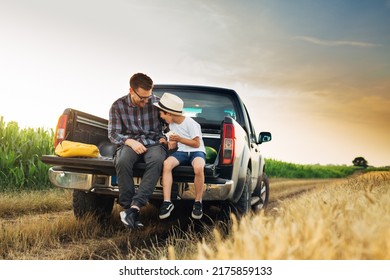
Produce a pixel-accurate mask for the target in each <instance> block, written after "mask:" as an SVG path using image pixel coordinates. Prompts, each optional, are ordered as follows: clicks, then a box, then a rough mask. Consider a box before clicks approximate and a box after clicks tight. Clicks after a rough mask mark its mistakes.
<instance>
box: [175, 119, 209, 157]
mask: <svg viewBox="0 0 390 280" xmlns="http://www.w3.org/2000/svg"><path fill="white" fill-rule="evenodd" d="M169 129H170V133H175V134H177V135H180V136H181V137H184V138H187V139H194V138H195V137H199V139H200V146H199V147H198V148H193V147H190V146H187V145H184V144H183V143H177V146H178V149H177V150H178V151H180V152H204V153H206V150H205V147H204V143H203V139H202V130H201V127H200V124H199V123H197V122H196V121H195V120H193V119H192V118H191V117H185V119H184V121H183V122H182V123H181V124H177V123H171V124H169Z"/></svg>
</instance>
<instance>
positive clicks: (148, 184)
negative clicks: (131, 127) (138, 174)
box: [114, 145, 167, 208]
mask: <svg viewBox="0 0 390 280" xmlns="http://www.w3.org/2000/svg"><path fill="white" fill-rule="evenodd" d="M147 148H148V150H147V151H146V153H144V154H141V155H139V154H137V153H136V152H134V151H133V149H132V148H130V147H129V146H126V145H124V146H123V147H121V148H120V149H119V150H118V151H117V153H116V155H115V159H114V163H115V168H116V174H117V178H118V186H119V204H120V205H121V206H122V207H123V208H129V207H130V206H131V205H136V206H138V207H140V208H141V207H142V206H144V205H146V203H147V202H148V200H149V198H150V196H151V195H152V193H153V191H154V188H155V187H156V184H157V181H158V179H159V178H160V175H161V170H162V166H163V162H164V160H165V158H166V157H167V151H166V149H165V147H164V146H162V145H155V146H150V147H147ZM138 161H144V162H145V164H146V167H145V172H144V174H143V176H142V180H141V184H140V185H139V188H138V191H137V193H135V188H134V181H133V167H134V164H135V163H136V162H138Z"/></svg>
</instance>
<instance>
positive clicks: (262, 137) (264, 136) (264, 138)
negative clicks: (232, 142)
mask: <svg viewBox="0 0 390 280" xmlns="http://www.w3.org/2000/svg"><path fill="white" fill-rule="evenodd" d="M271 139H272V135H271V132H260V134H259V140H258V143H259V144H261V143H263V142H269V141H271Z"/></svg>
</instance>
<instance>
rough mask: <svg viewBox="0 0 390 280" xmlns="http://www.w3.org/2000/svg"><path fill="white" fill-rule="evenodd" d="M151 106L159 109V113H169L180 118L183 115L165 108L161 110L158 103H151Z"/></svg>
mask: <svg viewBox="0 0 390 280" xmlns="http://www.w3.org/2000/svg"><path fill="white" fill-rule="evenodd" d="M153 106H156V107H157V108H159V109H160V110H161V111H164V112H166V113H170V114H172V115H176V116H182V115H183V113H179V112H176V111H171V110H169V109H167V108H162V107H161V106H160V105H159V104H158V103H153Z"/></svg>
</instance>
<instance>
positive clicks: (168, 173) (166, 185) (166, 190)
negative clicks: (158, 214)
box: [162, 156, 179, 201]
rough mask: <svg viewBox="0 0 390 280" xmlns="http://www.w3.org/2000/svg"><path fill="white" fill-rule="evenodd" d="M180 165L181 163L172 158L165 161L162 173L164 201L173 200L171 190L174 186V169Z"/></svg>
mask: <svg viewBox="0 0 390 280" xmlns="http://www.w3.org/2000/svg"><path fill="white" fill-rule="evenodd" d="M178 165H179V161H178V160H177V159H176V158H175V157H173V156H170V157H168V158H167V159H166V160H165V161H164V166H163V172H162V185H163V194H164V200H165V201H168V200H171V190H172V184H173V177H172V169H173V168H175V167H176V166H178Z"/></svg>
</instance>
